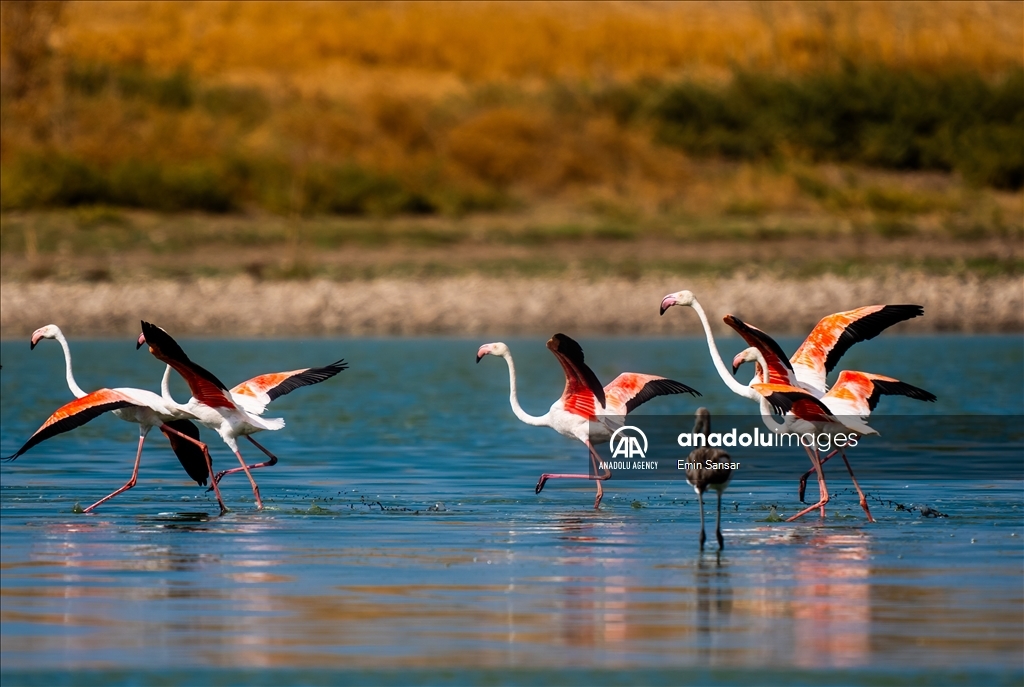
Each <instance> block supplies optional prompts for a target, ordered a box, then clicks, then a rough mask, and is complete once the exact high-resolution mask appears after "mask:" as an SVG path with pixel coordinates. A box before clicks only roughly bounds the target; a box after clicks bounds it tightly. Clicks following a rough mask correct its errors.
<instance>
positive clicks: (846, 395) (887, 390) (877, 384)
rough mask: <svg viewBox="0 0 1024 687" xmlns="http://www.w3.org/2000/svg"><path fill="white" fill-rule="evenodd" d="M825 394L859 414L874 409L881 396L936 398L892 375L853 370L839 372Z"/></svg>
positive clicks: (864, 413)
mask: <svg viewBox="0 0 1024 687" xmlns="http://www.w3.org/2000/svg"><path fill="white" fill-rule="evenodd" d="M825 396H826V397H828V398H834V399H837V400H839V401H841V402H844V403H846V404H848V405H849V406H850V407H851V408H854V409H856V412H857V414H859V415H867V414H868V413H870V412H871V411H872V410H874V409H875V407H876V406H877V405H878V400H879V399H880V398H881V397H882V396H907V397H908V398H913V399H916V400H918V401H928V402H935V400H936V397H935V395H934V394H933V393H931V392H930V391H926V390H924V389H922V388H920V387H916V386H914V385H913V384H907V383H906V382H901V381H900V380H898V379H893V378H892V377H885V376H883V375H877V374H872V373H870V372H857V371H855V370H843V371H842V372H840V373H839V379H837V380H836V384H835V386H833V387H832V388H831V389H830V390H829V392H828V393H827V394H825Z"/></svg>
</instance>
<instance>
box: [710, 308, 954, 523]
mask: <svg viewBox="0 0 1024 687" xmlns="http://www.w3.org/2000/svg"><path fill="white" fill-rule="evenodd" d="M826 319H827V318H826ZM723 320H724V321H725V323H726V324H727V325H729V326H730V327H732V328H733V329H734V330H735V331H736V332H737V333H738V334H739V335H740V336H741V337H743V339H744V340H745V341H746V342H747V343H749V344H752V346H751V347H750V348H748V349H746V350H744V351H741V352H740V353H738V354H737V355H736V357H735V358H733V371H734V372H735V370H736V368H737V362H739V363H740V364H742V363H743V362H747V361H749V360H751V359H753V360H754V362H755V373H756V374H757V375H758V376H757V377H755V379H754V380H753V382H752V384H753V383H755V382H761V383H769V384H778V385H782V386H786V387H794V388H802V389H804V391H805V392H807V393H808V394H809V395H811V396H814V397H818V398H820V399H821V400H822V401H823V402H824V403H825V405H826V407H828V408H829V409H830V412H832V414H833V415H834V416H839V417H843V418H844V420H843V421H841V422H839V423H838V424H840V425H844V426H845V427H846V428H847V429H850V430H855V431H856V432H858V433H862V434H864V433H876V432H874V430H871V428H870V427H867V425H866V424H863V422H864V421H866V420H867V417H868V415H870V414H871V411H872V410H873V409H874V405H875V404H877V402H878V398H877V396H876V397H875V399H874V402H873V403H872V404H871V406H870V407H868V404H867V402H864V403H859V404H856V410H857V411H858V412H856V413H853V412H845V411H847V410H850V409H851V408H853V407H854V406H850V405H849V404H846V405H845V406H844V405H841V404H840V403H837V401H838V400H839V399H844V400H845V399H846V398H847V397H848V396H849V395H850V394H851V393H857V392H858V391H860V390H861V389H862V388H863V387H864V386H865V384H866V382H865V378H864V376H865V375H867V376H868V377H871V378H874V377H878V379H879V386H878V390H879V393H885V394H887V395H903V396H910V397H911V398H917V399H919V400H931V401H934V400H935V396H933V395H932V394H931V393H929V392H927V391H925V390H924V389H919V388H917V387H915V386H912V385H910V384H905V383H903V382H900V381H898V380H894V379H892V378H890V377H880V376H879V375H869V374H868V373H864V372H852V371H846V370H844V371H843V372H842V373H840V375H839V379H838V380H837V382H836V386H835V387H833V388H832V390H830V391H827V392H823V390H818V389H815V390H814V391H807V389H806V385H804V386H803V387H797V386H796V385H795V384H792V383H790V382H788V381H786V378H787V368H786V367H785V365H786V363H787V362H788V361H786V358H785V356H784V355H783V356H779V355H778V353H779V352H780V351H781V348H779V346H778V344H777V343H775V341H774V340H773V339H772V338H771V337H770V336H768V335H767V334H765V333H764V332H763V331H761V330H760V329H758V328H757V327H754V326H751V325H749V324H747V323H746V322H744V321H743V320H741V319H739V318H738V317H735V316H733V315H726V316H725V317H724V318H723ZM801 348H803V347H801ZM788 371H792V368H788ZM824 378H825V377H824V375H822V376H821V377H820V379H821V380H824ZM851 389H852V391H851ZM833 392H835V393H833ZM870 395H871V392H870V391H869V392H868V396H870ZM860 411H863V412H860ZM761 412H762V415H769V414H770V413H771V410H770V408H769V407H768V405H766V404H765V403H762V406H761ZM854 414H856V415H859V416H862V417H861V421H860V422H858V421H857V420H855V419H853V418H852V416H853V415H854ZM846 416H850V419H846ZM851 420H852V421H851ZM828 429H829V430H831V431H832V432H833V433H834V432H838V431H839V430H837V429H835V427H834V426H832V425H831V424H830V425H829V426H828ZM826 433H828V432H826ZM814 451H815V453H818V449H817V446H815V447H814ZM836 453H839V454H840V455H842V457H843V462H844V463H845V464H846V470H847V472H849V473H850V479H851V480H852V481H853V486H854V488H855V489H856V490H857V495H858V496H859V497H860V506H861V508H863V509H864V512H865V513H866V514H867V516H868V520H869V521H870V522H874V518H872V517H871V511H870V510H868V503H867V499H866V498H865V496H864V492H863V491H862V490H861V488H860V484H859V483H858V482H857V477H856V476H855V475H854V474H853V467H852V466H851V465H850V461H849V460H848V459H847V458H846V452H845V451H844V450H843V449H842V448H840V449H837V450H834V451H832V452H831V453H829V454H828V455H827V456H825V457H824V458H821V457H820V454H819V456H818V457H819V462H820V463H821V465H824V464H825V463H826V462H828V460H829V459H830V458H832V457H833V456H834V455H836ZM809 476H810V472H805V473H804V474H803V475H802V476H801V477H800V490H799V496H800V500H801V501H803V500H804V490H805V488H806V486H807V478H808V477H809ZM822 508H824V506H822Z"/></svg>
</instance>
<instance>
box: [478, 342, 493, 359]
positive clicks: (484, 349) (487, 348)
mask: <svg viewBox="0 0 1024 687" xmlns="http://www.w3.org/2000/svg"><path fill="white" fill-rule="evenodd" d="M490 352H491V349H490V345H489V344H485V345H483V346H481V347H480V349H479V350H477V352H476V361H477V363H479V362H480V361H481V360H483V358H484V356H485V355H488V354H490Z"/></svg>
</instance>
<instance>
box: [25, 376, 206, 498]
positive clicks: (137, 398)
mask: <svg viewBox="0 0 1024 687" xmlns="http://www.w3.org/2000/svg"><path fill="white" fill-rule="evenodd" d="M111 411H114V412H119V413H120V417H121V419H124V420H127V421H129V422H135V423H137V424H138V425H139V448H138V451H137V452H136V455H135V468H134V470H133V471H132V476H131V478H130V479H129V480H128V482H127V483H126V484H125V485H124V486H123V487H121V488H120V489H118V490H116V491H114V492H113V493H111V494H109V495H108V496H105V497H104V498H102V499H100V500H99V501H97V502H96V503H94V504H92V505H91V506H89V507H88V508H85V509H84V512H86V513H88V512H89V511H91V510H93V509H94V508H96V506H98V505H100V504H101V503H103V502H105V501H107V500H109V499H111V498H113V497H114V496H117V495H118V494H120V493H121V492H123V491H126V490H128V489H131V488H132V487H134V486H135V484H136V482H137V480H138V474H139V463H140V461H141V459H142V446H143V443H144V441H145V438H146V435H147V434H148V433H149V430H150V429H152V428H153V427H159V428H160V431H161V432H163V433H164V435H165V436H166V437H167V438H168V440H170V443H171V449H172V450H173V451H174V454H175V455H176V456H177V457H178V461H179V462H180V463H181V466H182V467H183V468H184V469H185V472H187V473H188V475H189V477H191V478H192V479H194V480H195V481H196V482H197V483H198V484H199V485H201V486H202V485H205V484H206V480H207V478H208V477H209V475H210V471H211V470H212V460H211V458H210V455H209V452H208V450H207V448H206V445H205V444H204V443H202V442H201V441H200V440H199V428H198V427H196V426H195V425H194V424H192V422H190V421H189V420H188V419H187V418H185V417H182V415H183V414H182V413H180V412H178V411H177V410H175V409H171V408H168V407H167V405H166V404H165V403H164V401H163V399H162V398H161V397H160V396H157V395H156V394H154V393H152V392H150V391H146V390H144V389H132V388H117V389H99V390H97V391H93V392H92V393H89V394H86V395H84V396H82V397H81V398H76V399H75V400H73V401H71V402H69V403H65V404H64V405H63V406H61V407H60V408H58V409H57V410H55V411H54V412H53V414H52V415H50V417H49V418H47V420H46V422H44V423H43V424H42V426H41V427H40V428H39V429H37V430H36V431H35V432H34V433H33V434H32V436H31V437H29V439H28V441H26V442H25V444H24V445H23V446H22V447H21V448H20V449H18V451H17V452H15V453H14V454H13V455H11V456H8V457H7V458H6V459H5V460H15V459H17V458H18V457H19V456H21V455H23V454H24V453H25V452H27V451H29V450H30V449H31V448H32V447H34V446H36V445H37V444H39V443H41V442H43V441H46V440H47V439H51V438H53V437H55V436H58V435H60V434H63V433H65V432H69V431H71V430H73V429H75V428H77V427H81V426H82V425H84V424H86V423H87V422H89V421H91V420H93V419H95V418H97V417H99V416H100V415H102V414H103V413H106V412H111ZM217 496H218V500H219V498H220V494H219V492H218V495H217Z"/></svg>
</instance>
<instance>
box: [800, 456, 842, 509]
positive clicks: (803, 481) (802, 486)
mask: <svg viewBox="0 0 1024 687" xmlns="http://www.w3.org/2000/svg"><path fill="white" fill-rule="evenodd" d="M837 453H839V449H835V450H834V451H832V453H830V454H828V455H827V456H825V457H824V458H822V459H821V464H822V465H824V464H825V463H827V462H828V459H829V458H831V457H832V456H834V455H836V454H837ZM812 474H814V468H811V469H810V470H808V471H807V472H805V473H804V474H802V475H800V491H799V495H800V503H803V502H804V491H806V489H807V478H808V477H810V476H811V475H812Z"/></svg>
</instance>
